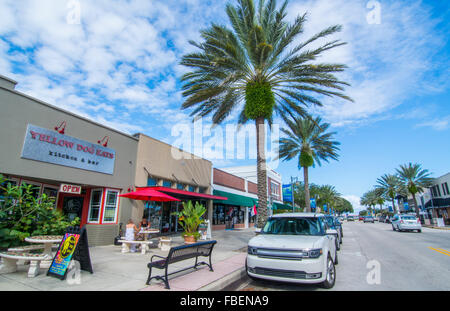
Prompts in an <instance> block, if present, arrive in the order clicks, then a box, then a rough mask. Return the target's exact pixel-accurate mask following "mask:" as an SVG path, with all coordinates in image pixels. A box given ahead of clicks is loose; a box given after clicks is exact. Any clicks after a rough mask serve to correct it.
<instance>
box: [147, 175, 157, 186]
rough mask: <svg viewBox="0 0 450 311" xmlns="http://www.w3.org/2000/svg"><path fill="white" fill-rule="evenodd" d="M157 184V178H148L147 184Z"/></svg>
mask: <svg viewBox="0 0 450 311" xmlns="http://www.w3.org/2000/svg"><path fill="white" fill-rule="evenodd" d="M156 185H157V181H156V179H155V178H150V177H149V178H148V180H147V186H149V187H151V186H156Z"/></svg>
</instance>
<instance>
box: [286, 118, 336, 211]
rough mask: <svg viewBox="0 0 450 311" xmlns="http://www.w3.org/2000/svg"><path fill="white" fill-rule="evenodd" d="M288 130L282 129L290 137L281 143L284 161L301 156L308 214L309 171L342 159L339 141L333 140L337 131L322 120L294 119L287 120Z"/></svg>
mask: <svg viewBox="0 0 450 311" xmlns="http://www.w3.org/2000/svg"><path fill="white" fill-rule="evenodd" d="M285 122H286V124H287V125H288V129H281V131H282V132H283V133H284V134H285V135H286V136H287V137H286V138H281V139H280V141H279V146H280V147H279V155H278V157H279V158H280V159H283V160H284V161H288V160H291V159H293V158H295V157H297V156H298V168H299V169H302V168H303V178H304V180H303V182H304V185H305V206H306V209H305V211H306V212H310V211H311V206H310V201H309V200H310V194H309V180H308V179H309V176H308V168H309V167H310V166H313V165H315V164H318V165H319V166H320V165H321V161H326V162H328V159H329V158H331V159H333V160H337V159H338V154H337V151H338V150H339V148H338V145H340V143H339V142H337V141H334V140H333V136H334V135H335V134H336V133H335V132H328V129H329V127H330V124H328V123H323V122H322V119H321V118H320V117H316V118H315V119H311V118H310V117H306V118H300V117H293V118H292V120H291V119H289V118H287V119H286V120H285Z"/></svg>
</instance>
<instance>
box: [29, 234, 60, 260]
mask: <svg viewBox="0 0 450 311" xmlns="http://www.w3.org/2000/svg"><path fill="white" fill-rule="evenodd" d="M63 237H64V236H62V235H39V236H31V237H28V238H25V241H27V242H28V243H38V244H43V245H44V251H43V253H42V254H43V255H48V257H49V258H50V260H47V261H43V262H42V264H41V266H43V267H47V266H48V267H50V265H51V262H52V260H53V253H52V246H53V244H55V243H61V241H62V239H63ZM48 267H47V268H48Z"/></svg>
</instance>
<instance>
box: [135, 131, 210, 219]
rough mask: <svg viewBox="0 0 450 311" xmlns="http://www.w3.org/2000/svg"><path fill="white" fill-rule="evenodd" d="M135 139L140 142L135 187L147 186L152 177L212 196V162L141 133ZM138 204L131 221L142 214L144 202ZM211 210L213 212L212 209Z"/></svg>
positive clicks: (137, 202)
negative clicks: (189, 187)
mask: <svg viewBox="0 0 450 311" xmlns="http://www.w3.org/2000/svg"><path fill="white" fill-rule="evenodd" d="M135 137H136V138H138V139H139V143H138V148H137V161H136V162H137V163H136V174H135V180H134V185H135V186H136V187H145V186H147V181H148V178H149V177H152V178H155V179H158V180H160V182H162V180H163V179H164V180H170V181H173V182H174V183H176V182H177V181H178V182H180V183H183V184H186V185H192V186H195V188H196V191H197V192H198V188H199V187H203V188H206V193H207V194H211V193H212V186H211V185H212V181H211V174H212V163H211V162H210V161H208V160H205V159H202V158H200V157H197V156H194V155H193V154H191V153H188V152H185V151H181V150H179V149H178V148H175V147H173V146H171V145H169V144H166V143H164V142H162V141H159V140H157V139H154V138H151V137H149V136H146V135H144V134H141V133H139V134H136V135H135ZM159 186H162V184H159ZM175 186H176V185H174V187H175ZM184 190H188V189H184ZM127 200H128V199H127ZM135 202H136V207H137V208H136V209H134V210H133V215H132V218H133V220H135V221H137V220H140V219H139V218H140V217H141V216H142V214H143V211H144V202H141V201H135ZM209 209H212V205H211V206H210V207H209Z"/></svg>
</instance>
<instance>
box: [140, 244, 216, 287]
mask: <svg viewBox="0 0 450 311" xmlns="http://www.w3.org/2000/svg"><path fill="white" fill-rule="evenodd" d="M216 243H217V241H215V240H212V241H206V242H199V243H193V244H187V245H181V246H175V247H171V248H170V250H169V254H168V255H167V257H161V256H158V255H153V256H152V258H151V259H150V263H149V264H148V265H147V267H148V268H149V273H148V278H147V283H146V284H147V285H149V284H150V281H151V279H157V280H162V281H163V282H164V284H165V285H166V288H167V289H170V286H169V279H168V276H169V275H172V274H175V273H178V272H181V271H185V270H188V269H192V268H194V269H197V266H199V265H207V266H208V267H209V270H210V271H214V270H213V268H212V262H211V254H212V250H213V247H214V245H215V244H216ZM200 256H203V257H209V264H208V263H206V262H204V261H203V262H198V257H200ZM155 257H158V258H161V259H160V260H158V261H153V258H155ZM191 258H195V264H194V266H192V267H188V268H184V269H181V270H178V271H175V272H172V273H167V272H168V268H169V265H170V264H172V263H175V262H179V261H182V260H186V259H191ZM152 268H156V269H165V273H164V276H159V275H157V276H153V277H152Z"/></svg>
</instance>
